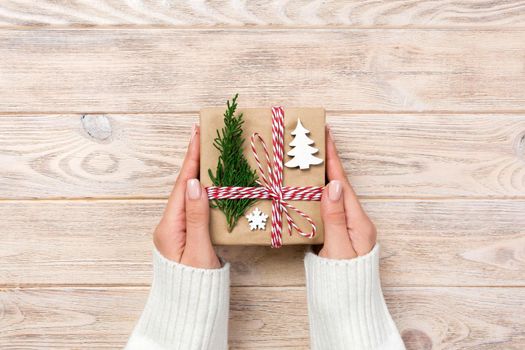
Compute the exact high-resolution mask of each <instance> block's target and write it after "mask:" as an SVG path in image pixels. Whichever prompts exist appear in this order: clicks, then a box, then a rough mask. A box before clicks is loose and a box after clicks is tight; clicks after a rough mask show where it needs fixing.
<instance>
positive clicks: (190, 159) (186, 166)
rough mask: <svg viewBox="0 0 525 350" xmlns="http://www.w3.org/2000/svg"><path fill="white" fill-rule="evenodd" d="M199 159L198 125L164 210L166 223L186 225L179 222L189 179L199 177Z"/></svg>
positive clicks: (194, 126) (193, 130)
mask: <svg viewBox="0 0 525 350" xmlns="http://www.w3.org/2000/svg"><path fill="white" fill-rule="evenodd" d="M199 159H200V129H199V126H198V125H197V124H194V125H193V129H192V132H191V137H190V143H189V145H188V150H187V151H186V156H185V157H184V162H183V163H182V167H181V169H180V171H179V175H178V176H177V180H176V181H175V185H174V186H173V189H172V191H171V194H170V197H169V199H168V204H167V205H166V209H165V210H164V217H163V219H165V220H166V221H168V222H170V223H175V224H177V225H179V224H182V225H184V220H183V222H182V223H180V222H179V221H180V220H181V218H182V219H184V217H185V215H184V199H185V197H186V194H185V193H186V182H187V181H188V180H189V179H193V178H197V177H198V176H199V164H200V163H199Z"/></svg>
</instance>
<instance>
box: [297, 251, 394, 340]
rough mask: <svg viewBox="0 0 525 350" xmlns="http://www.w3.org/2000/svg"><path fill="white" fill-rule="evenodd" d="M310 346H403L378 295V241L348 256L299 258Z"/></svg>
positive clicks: (381, 297)
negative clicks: (366, 250) (363, 251)
mask: <svg viewBox="0 0 525 350" xmlns="http://www.w3.org/2000/svg"><path fill="white" fill-rule="evenodd" d="M305 268H306V280H307V294H308V313H309V317H310V336H311V342H312V344H311V346H312V349H334V350H337V349H349V348H352V349H389V350H391V349H404V345H403V342H402V340H401V337H400V336H399V332H398V331H397V329H396V326H395V324H394V322H393V321H392V318H391V316H390V313H389V312H388V308H387V306H386V304H385V300H384V298H383V292H382V290H381V283H380V280H379V245H377V244H376V246H375V247H374V249H372V251H371V252H370V253H368V254H367V255H364V256H360V257H357V258H354V259H349V260H333V259H326V258H322V257H319V256H317V255H315V254H313V253H307V255H306V257H305Z"/></svg>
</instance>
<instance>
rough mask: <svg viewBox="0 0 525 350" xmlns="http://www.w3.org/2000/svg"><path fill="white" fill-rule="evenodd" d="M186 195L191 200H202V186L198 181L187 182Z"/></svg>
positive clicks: (190, 180)
mask: <svg viewBox="0 0 525 350" xmlns="http://www.w3.org/2000/svg"><path fill="white" fill-rule="evenodd" d="M186 193H188V198H189V199H193V200H194V199H199V198H201V184H200V182H199V180H197V179H189V180H188V182H186Z"/></svg>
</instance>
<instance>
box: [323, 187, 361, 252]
mask: <svg viewBox="0 0 525 350" xmlns="http://www.w3.org/2000/svg"><path fill="white" fill-rule="evenodd" d="M343 191H344V189H343V183H342V182H341V181H340V180H332V181H330V183H329V184H328V186H326V188H325V189H324V192H323V196H322V198H321V218H322V219H323V225H324V232H325V233H324V245H323V249H322V251H321V254H320V255H321V256H324V257H327V258H331V259H350V258H353V257H355V256H356V252H355V251H354V249H353V247H352V243H351V242H350V236H349V235H348V229H347V225H346V215H345V207H344V199H343Z"/></svg>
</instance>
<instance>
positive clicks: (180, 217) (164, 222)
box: [153, 125, 221, 269]
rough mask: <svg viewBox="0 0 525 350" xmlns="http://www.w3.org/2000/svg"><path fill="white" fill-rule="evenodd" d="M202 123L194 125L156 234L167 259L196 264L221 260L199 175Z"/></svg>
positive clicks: (206, 265) (215, 264)
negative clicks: (213, 241)
mask: <svg viewBox="0 0 525 350" xmlns="http://www.w3.org/2000/svg"><path fill="white" fill-rule="evenodd" d="M199 131H200V130H199V127H198V126H197V125H194V127H193V130H192V133H191V139H190V144H189V146H188V150H187V152H186V157H185V158H184V163H183V165H182V168H181V170H180V172H179V176H178V177H177V180H176V181H175V185H174V186H173V190H172V192H171V194H170V197H169V199H168V204H167V205H166V209H165V210H164V214H163V216H162V219H161V220H160V222H159V224H158V225H157V228H156V229H155V232H154V234H153V242H154V243H155V246H156V247H157V250H158V251H159V252H160V253H161V254H162V255H163V256H164V257H166V258H167V259H169V260H173V261H175V262H178V263H181V264H184V265H187V266H191V267H197V268H207V269H216V268H220V267H221V263H220V262H219V259H218V258H217V255H216V254H215V250H214V249H213V246H212V244H211V240H210V230H209V222H210V207H209V203H208V196H207V194H206V190H205V188H204V187H203V186H202V185H201V183H200V182H199V180H198V177H199V159H200V149H199V137H200V132H199Z"/></svg>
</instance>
